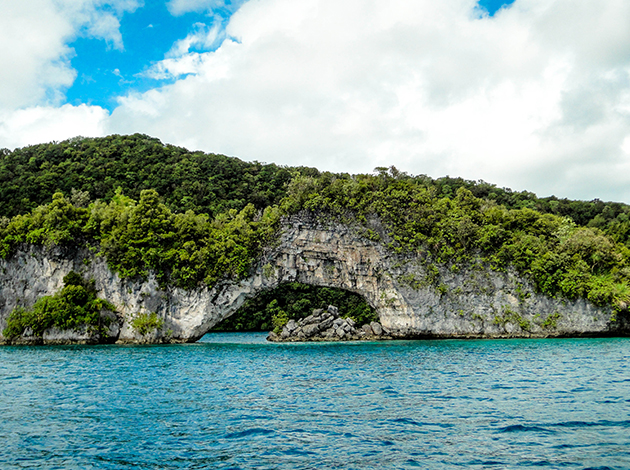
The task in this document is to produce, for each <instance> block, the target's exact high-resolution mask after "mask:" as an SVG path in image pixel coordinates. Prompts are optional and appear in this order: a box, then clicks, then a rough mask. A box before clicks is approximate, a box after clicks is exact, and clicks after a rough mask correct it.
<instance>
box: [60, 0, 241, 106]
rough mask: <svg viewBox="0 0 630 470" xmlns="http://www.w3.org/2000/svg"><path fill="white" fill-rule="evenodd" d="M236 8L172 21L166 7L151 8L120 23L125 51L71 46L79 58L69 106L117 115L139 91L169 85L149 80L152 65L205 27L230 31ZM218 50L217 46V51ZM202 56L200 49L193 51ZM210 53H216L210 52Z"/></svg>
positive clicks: (86, 41) (84, 42) (81, 43)
mask: <svg viewBox="0 0 630 470" xmlns="http://www.w3.org/2000/svg"><path fill="white" fill-rule="evenodd" d="M236 9H237V7H234V8H232V9H228V8H220V9H217V10H214V11H212V13H211V14H207V13H196V12H189V13H185V14H183V15H180V16H174V15H171V13H170V12H169V11H168V9H167V7H166V4H165V3H164V2H146V3H145V6H144V7H141V8H138V9H137V10H136V11H135V12H133V13H126V14H125V15H123V16H122V18H121V19H120V32H121V34H122V38H123V43H124V50H117V49H115V48H113V47H111V46H110V45H108V44H107V43H106V42H105V41H103V40H101V39H93V38H87V37H80V38H78V39H77V40H76V41H74V42H73V43H72V44H70V47H72V48H73V49H74V50H75V56H74V57H73V58H72V60H71V64H72V67H73V68H74V69H75V70H77V78H76V80H75V81H74V83H73V85H72V86H71V87H70V88H69V89H68V91H67V92H66V102H67V103H70V104H72V105H75V106H76V105H79V104H82V103H85V104H89V105H96V106H101V107H103V108H105V109H108V110H110V111H111V110H113V109H114V108H115V107H116V106H117V101H116V98H117V97H118V96H122V95H125V94H126V93H127V92H128V91H130V90H134V91H138V92H144V91H147V90H150V89H151V88H155V87H156V86H158V85H160V84H164V83H167V82H168V81H169V80H156V79H155V78H149V77H146V76H145V75H144V74H143V72H145V71H146V70H147V69H148V68H149V67H150V66H151V65H152V64H154V63H156V62H158V61H161V60H163V59H164V58H165V55H166V54H167V53H168V52H169V50H171V48H172V47H173V44H174V43H175V42H176V41H178V40H181V39H184V38H185V37H186V36H187V35H188V34H189V33H191V32H194V31H196V30H199V28H200V24H201V25H205V26H207V28H211V27H212V26H213V25H214V24H215V23H219V24H221V25H222V27H225V26H226V25H227V23H228V21H229V18H230V16H231V15H232V14H233V13H234V11H235V10H236ZM219 45H220V43H219V44H214V45H213V48H214V49H216V48H217V47H218V46H219ZM191 50H195V51H197V52H206V51H208V50H209V49H205V50H201V49H200V47H199V45H198V44H197V45H195V47H193V48H191ZM210 50H211V49H210Z"/></svg>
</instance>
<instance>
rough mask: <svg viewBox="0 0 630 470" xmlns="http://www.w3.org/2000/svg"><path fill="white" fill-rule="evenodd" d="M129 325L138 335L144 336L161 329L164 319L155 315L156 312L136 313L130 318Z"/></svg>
mask: <svg viewBox="0 0 630 470" xmlns="http://www.w3.org/2000/svg"><path fill="white" fill-rule="evenodd" d="M131 326H132V327H133V329H134V330H136V331H137V332H138V333H139V334H140V335H142V336H146V335H147V334H149V333H153V332H155V331H158V330H161V329H162V328H163V327H164V320H163V319H162V318H159V317H158V316H157V313H155V312H150V313H146V312H145V313H138V314H136V316H135V317H134V318H133V320H131Z"/></svg>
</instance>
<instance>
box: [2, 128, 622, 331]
mask: <svg viewBox="0 0 630 470" xmlns="http://www.w3.org/2000/svg"><path fill="white" fill-rule="evenodd" d="M0 157H1V158H0V182H1V183H0V217H1V219H0V254H1V255H2V256H4V257H6V256H10V254H11V253H12V251H13V250H15V249H16V247H17V246H18V245H20V244H23V243H32V244H43V245H52V244H56V245H69V246H76V245H77V244H83V245H87V246H90V247H92V249H94V250H96V251H98V252H100V253H101V254H102V255H103V256H105V258H106V259H107V261H108V264H109V266H110V267H111V269H113V270H115V271H116V272H118V273H119V274H120V275H121V277H123V278H136V277H140V278H142V277H146V276H147V275H148V273H149V272H150V271H152V272H155V273H156V274H157V277H158V280H159V282H161V283H162V284H163V285H167V284H168V285H176V286H179V287H184V288H195V287H197V286H201V285H208V286H213V285H215V284H216V283H218V282H222V281H226V280H231V279H232V280H233V279H239V278H242V277H245V276H247V274H248V272H249V270H250V269H251V266H252V265H253V263H254V262H255V260H256V259H257V257H258V256H259V255H260V253H261V250H262V249H263V248H264V247H265V246H268V245H270V244H273V241H274V239H275V238H276V230H277V229H278V227H279V221H280V219H281V217H283V216H285V215H288V214H292V213H296V212H299V211H304V210H306V211H314V212H318V213H321V214H325V215H326V216H327V217H334V218H336V219H338V220H342V221H347V222H349V223H353V224H359V225H363V234H364V236H365V237H367V238H370V239H372V240H374V241H378V242H381V243H384V244H385V245H386V246H388V248H389V249H391V250H393V251H396V252H412V253H414V254H419V255H421V256H422V257H424V259H425V262H426V263H427V265H428V266H431V265H434V264H440V265H449V266H451V268H452V269H453V270H457V269H458V266H461V265H462V264H471V263H472V264H475V263H484V264H486V265H488V266H490V267H491V268H492V269H496V270H502V269H506V268H507V267H508V266H512V267H514V268H516V269H517V270H518V271H519V272H520V273H521V274H523V275H524V276H526V277H527V278H529V279H530V280H531V281H532V282H533V283H534V285H535V286H536V288H537V289H538V290H539V291H540V292H543V293H546V294H548V295H550V296H562V297H566V298H572V299H573V298H577V297H584V298H588V299H589V300H591V301H592V302H594V303H596V304H597V305H609V306H611V307H613V308H614V309H616V310H618V311H619V310H625V309H626V306H627V304H628V303H630V287H629V285H630V284H629V280H630V266H629V265H628V259H629V253H630V252H629V249H630V219H629V218H630V206H628V205H626V204H622V203H613V202H608V203H605V202H602V201H599V200H594V201H590V202H587V201H571V200H567V199H558V198H555V197H548V198H538V197H536V196H535V195H534V194H532V193H529V192H514V191H511V190H509V189H505V188H498V187H496V186H495V185H492V184H489V183H485V182H482V181H477V182H474V181H467V180H463V179H461V178H450V177H445V178H440V179H432V178H430V177H428V176H424V175H420V176H411V175H408V174H406V173H404V172H401V171H398V170H397V169H396V168H394V167H391V168H389V169H388V168H377V169H376V170H375V172H374V174H370V175H348V174H333V173H328V172H320V171H319V170H317V169H314V168H305V167H280V166H277V165H274V164H262V163H258V162H253V163H248V162H243V161H241V160H239V159H237V158H232V157H226V156H222V155H214V154H205V153H202V152H190V151H188V150H186V149H183V148H180V147H175V146H171V145H164V144H162V143H161V142H160V141H159V140H157V139H155V138H151V137H148V136H145V135H139V134H136V135H131V136H118V135H113V136H109V137H104V138H74V139H70V140H67V141H64V142H60V143H51V144H42V145H35V146H30V147H25V148H22V149H16V150H15V151H9V150H6V149H4V150H2V151H0ZM373 216H378V218H379V219H380V220H381V221H382V223H383V225H384V227H385V228H386V232H387V233H386V234H385V235H383V234H379V233H376V232H374V231H372V229H371V226H370V224H369V223H368V222H369V219H370V218H371V217H373ZM435 272H436V276H438V274H437V272H438V270H437V269H436V270H435ZM409 282H411V283H413V282H415V281H414V280H409ZM434 282H435V284H436V285H437V286H438V287H439V279H435V280H434ZM300 289H302V288H301V287H299V286H296V287H295V289H294V290H293V291H292V292H291V293H285V294H286V295H288V296H289V297H291V296H293V295H294V294H295V292H297V291H299V290H300ZM308 295H311V294H308ZM312 295H314V296H315V295H316V294H312ZM333 297H334V296H333ZM313 298H315V297H313ZM352 302H354V303H353V305H354V307H353V308H355V307H356V308H357V309H358V311H361V312H362V313H361V314H362V315H366V313H365V309H364V306H358V305H356V299H354V300H352ZM267 307H269V308H268V310H269V311H277V308H279V307H278V305H277V303H276V304H275V305H274V306H271V307H270V306H269V305H267ZM257 308H259V309H260V308H262V307H261V306H258V307H257ZM274 309H275V310H274ZM276 313H277V312H276ZM244 323H247V322H246V321H244V322H241V324H244Z"/></svg>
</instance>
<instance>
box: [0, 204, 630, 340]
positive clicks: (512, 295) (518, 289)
mask: <svg viewBox="0 0 630 470" xmlns="http://www.w3.org/2000/svg"><path fill="white" fill-rule="evenodd" d="M324 219H325V218H322V219H318V218H317V217H316V216H313V215H306V214H301V215H296V216H293V217H291V218H289V219H286V220H285V221H284V223H283V227H282V235H281V237H280V239H279V241H278V244H277V246H276V247H273V248H269V249H268V250H267V251H266V252H265V253H264V254H263V256H262V258H261V260H260V261H259V263H258V264H257V265H256V266H255V267H254V268H253V269H252V273H251V276H250V277H249V278H247V279H244V280H242V281H240V282H236V283H234V282H233V283H224V284H220V285H217V286H215V287H214V288H212V289H208V288H201V289H197V290H192V291H185V290H183V289H177V288H168V289H166V290H162V289H160V288H159V286H158V284H157V282H156V280H155V278H152V277H150V278H149V279H147V280H146V281H129V280H121V279H120V278H119V277H118V275H117V274H116V273H114V272H112V271H110V270H109V268H108V267H107V264H106V262H105V260H103V259H101V258H98V257H94V255H93V254H92V253H90V252H89V251H88V250H78V251H77V250H75V251H71V250H70V251H69V250H64V249H60V248H54V249H46V248H44V247H36V246H26V247H23V248H22V249H20V250H18V251H17V252H16V253H15V254H14V255H12V256H11V257H10V258H8V259H5V260H0V330H1V329H3V328H5V327H6V320H7V317H8V315H9V314H10V312H11V311H12V310H13V308H14V307H15V306H16V305H22V306H25V307H30V306H31V305H32V304H33V303H34V302H35V301H36V299H37V298H38V297H40V296H42V295H51V294H53V293H55V292H56V291H57V290H59V289H60V288H61V287H62V286H63V281H62V279H63V276H65V275H66V274H67V273H68V272H69V271H71V270H74V271H77V272H79V273H81V274H82V275H83V276H84V277H85V278H93V279H94V280H95V282H96V288H97V290H98V291H99V296H100V297H103V298H106V299H107V300H109V301H110V302H112V303H113V304H114V305H116V306H117V314H118V316H119V323H118V324H119V325H120V328H119V330H118V331H115V332H113V333H112V334H114V335H116V338H115V339H116V340H117V341H119V342H161V341H171V342H187V341H196V340H197V339H198V338H200V337H201V336H203V335H204V334H205V333H206V332H207V331H208V330H209V329H210V328H212V327H213V326H214V325H216V324H217V323H219V322H220V321H222V320H223V319H225V318H227V317H228V316H230V315H231V314H233V313H234V312H235V311H236V310H238V308H239V307H240V306H241V305H242V304H243V303H244V302H245V300H247V299H248V298H250V297H252V296H255V295H256V294H257V293H259V292H260V291H262V290H264V289H272V288H274V287H276V286H277V285H279V284H280V283H283V282H293V281H297V282H302V283H305V284H312V285H317V286H329V287H338V288H343V289H347V290H350V291H353V292H357V293H359V294H361V295H363V296H364V297H365V298H366V300H367V301H368V302H369V303H370V305H372V306H373V307H374V308H375V309H376V311H377V313H378V315H379V319H380V323H381V324H382V325H383V327H385V328H386V329H387V331H389V332H390V334H391V335H392V336H394V337H435V338H481V337H493V338H505V337H547V336H581V335H588V336H599V335H627V334H628V332H629V330H630V328H629V322H628V319H627V315H625V314H624V315H619V316H617V315H615V314H614V312H612V311H611V310H610V309H608V308H599V307H596V306H594V305H593V304H591V303H589V302H587V301H585V300H578V301H568V300H565V299H553V298H549V297H546V296H543V295H540V294H537V293H536V292H534V290H533V288H532V286H531V284H529V283H528V282H527V281H526V280H524V279H522V278H521V277H520V276H519V275H517V273H515V272H513V271H507V272H495V271H492V270H490V269H489V268H488V267H486V266H483V265H469V266H448V265H437V266H433V265H431V264H430V263H428V262H427V261H426V256H425V254H424V253H422V252H418V253H413V254H405V255H402V254H396V253H393V252H392V251H390V250H388V249H386V248H385V247H384V246H383V245H382V244H379V243H375V242H372V241H370V240H368V239H367V238H365V237H363V236H362V235H361V231H362V229H361V228H359V227H354V226H349V225H344V224H340V223H335V222H330V221H323V222H322V220H324ZM372 225H373V227H372V228H373V229H374V231H375V232H381V234H382V235H384V234H383V233H382V229H381V228H380V226H379V224H378V221H377V220H375V221H372ZM149 312H155V313H156V314H157V316H158V317H159V318H161V319H162V320H163V323H164V325H163V327H162V328H160V329H159V330H156V331H152V332H149V333H148V334H146V335H144V336H143V335H140V334H139V333H138V332H137V331H135V330H134V328H133V327H132V326H131V321H132V320H133V318H134V317H135V316H136V315H138V314H141V313H149ZM51 334H52V333H51ZM64 334H65V335H66V336H64V338H66V340H67V341H73V339H72V337H70V338H69V339H68V338H67V333H64ZM53 336H54V335H53ZM79 337H80V334H79V333H77V338H76V341H80V338H79ZM81 338H83V340H84V339H85V338H84V337H81ZM2 340H3V338H1V337H0V341H2ZM50 342H53V341H50Z"/></svg>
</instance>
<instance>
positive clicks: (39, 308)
mask: <svg viewBox="0 0 630 470" xmlns="http://www.w3.org/2000/svg"><path fill="white" fill-rule="evenodd" d="M63 282H64V287H63V288H62V289H61V290H60V291H59V292H57V293H56V294H54V295H47V296H44V297H40V298H39V299H38V300H37V302H36V303H35V305H33V307H32V308H31V309H25V308H22V307H18V308H16V309H15V310H13V312H11V315H10V316H9V318H8V321H7V327H6V328H5V329H4V331H3V332H2V334H3V336H4V337H5V338H7V339H9V340H11V339H14V338H16V337H18V336H20V335H22V334H23V333H24V330H25V329H26V328H31V330H32V331H33V335H34V336H36V337H37V336H41V335H42V334H43V333H44V331H45V330H47V329H48V328H51V327H56V328H59V329H60V330H73V329H77V328H81V327H84V326H86V325H87V326H88V327H89V328H92V330H93V332H94V333H99V332H100V331H101V329H103V328H106V327H107V326H108V325H109V319H108V317H105V316H102V315H101V311H102V310H109V311H112V312H113V311H115V310H116V307H115V306H114V305H112V304H110V303H109V302H107V301H106V300H103V299H99V298H97V297H96V290H95V289H94V283H93V282H90V281H86V280H84V279H83V278H82V277H81V276H80V275H79V274H77V273H75V272H73V271H71V272H70V273H68V274H67V275H66V276H65V277H64V278H63Z"/></svg>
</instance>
